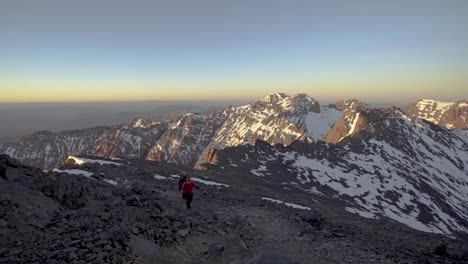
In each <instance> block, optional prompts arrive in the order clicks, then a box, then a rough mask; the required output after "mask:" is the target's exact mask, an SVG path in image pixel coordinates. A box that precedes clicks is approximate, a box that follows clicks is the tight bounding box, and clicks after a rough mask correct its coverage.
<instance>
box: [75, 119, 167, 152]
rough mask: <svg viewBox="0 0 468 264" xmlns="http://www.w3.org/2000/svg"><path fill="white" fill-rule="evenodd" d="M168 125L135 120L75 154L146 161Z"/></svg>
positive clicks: (106, 134)
mask: <svg viewBox="0 0 468 264" xmlns="http://www.w3.org/2000/svg"><path fill="white" fill-rule="evenodd" d="M168 126H169V124H168V123H160V122H154V121H151V120H143V119H135V120H132V121H130V122H128V123H126V124H123V125H121V126H117V127H113V128H111V129H110V130H109V131H107V132H106V133H105V134H104V135H103V136H102V137H101V138H100V139H99V141H98V142H97V143H96V144H93V145H91V146H89V147H88V148H86V149H83V150H81V151H78V152H77V153H75V154H87V155H93V156H99V157H105V158H122V157H124V158H132V159H144V158H145V157H147V155H148V153H149V151H150V149H151V148H152V147H153V146H154V144H155V143H156V142H157V141H158V140H159V139H160V138H161V136H162V134H163V133H164V132H165V131H166V130H167V128H168Z"/></svg>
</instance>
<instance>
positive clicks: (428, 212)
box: [206, 108, 468, 235]
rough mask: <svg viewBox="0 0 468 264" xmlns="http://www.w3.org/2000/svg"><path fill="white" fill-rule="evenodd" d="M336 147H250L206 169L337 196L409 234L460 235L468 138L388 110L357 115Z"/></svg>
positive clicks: (228, 152) (466, 219) (466, 215)
mask: <svg viewBox="0 0 468 264" xmlns="http://www.w3.org/2000/svg"><path fill="white" fill-rule="evenodd" d="M359 119H361V120H362V122H356V125H355V128H354V131H353V133H351V135H350V136H348V137H347V138H345V139H343V140H342V141H341V143H340V144H338V145H333V144H330V145H329V144H325V143H323V142H319V143H314V144H306V143H300V142H296V143H294V144H293V145H291V146H290V147H287V148H284V147H279V146H277V147H272V146H270V145H269V144H265V143H262V144H257V145H256V146H245V147H243V148H230V149H225V150H223V151H219V152H218V153H217V155H216V158H215V159H214V160H215V161H216V163H217V165H215V167H212V166H210V165H206V167H208V168H210V169H211V170H213V169H214V170H221V171H222V170H232V169H234V170H240V171H242V173H246V174H250V175H252V176H253V177H261V178H262V179H264V180H265V181H268V182H276V183H283V184H284V186H285V187H287V188H300V189H303V190H306V191H308V192H310V193H320V194H321V195H324V196H327V197H330V198H335V199H339V200H341V201H343V202H345V203H346V204H347V205H346V206H347V208H348V210H349V211H350V212H355V213H357V214H359V215H361V216H363V217H368V218H380V217H386V218H390V219H393V220H395V221H398V222H401V223H403V224H406V225H408V226H410V227H412V228H414V229H417V230H421V231H425V232H434V233H442V234H446V235H455V234H458V233H465V234H466V233H468V207H467V206H466V205H467V204H468V189H467V186H468V140H467V138H466V137H463V136H460V135H458V133H456V132H452V131H449V130H445V129H443V128H440V127H438V126H435V125H431V124H429V123H425V122H422V121H421V120H419V119H413V118H410V117H408V116H406V115H405V114H404V113H403V112H402V111H400V110H399V109H396V108H391V109H385V110H384V109H373V110H367V111H361V112H359Z"/></svg>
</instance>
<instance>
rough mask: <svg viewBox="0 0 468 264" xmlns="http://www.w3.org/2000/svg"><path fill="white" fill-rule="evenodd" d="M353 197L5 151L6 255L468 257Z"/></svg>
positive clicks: (2, 259) (258, 180)
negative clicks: (187, 185) (189, 192)
mask: <svg viewBox="0 0 468 264" xmlns="http://www.w3.org/2000/svg"><path fill="white" fill-rule="evenodd" d="M264 144H265V143H264ZM257 145H258V144H257ZM259 153H261V152H259ZM262 155H263V154H262ZM222 161H223V162H224V159H222ZM231 167H233V168H235V166H234V163H232V164H231ZM183 173H187V174H188V175H190V176H192V177H193V180H194V181H195V182H196V183H197V184H198V185H199V186H200V187H201V188H200V189H199V190H197V191H196V192H195V198H194V202H193V208H192V209H186V208H185V206H184V202H183V200H182V199H181V196H180V193H179V191H178V187H177V181H178V177H179V175H181V174H183ZM347 206H349V205H348V204H347V203H346V202H344V201H341V200H339V199H333V198H332V197H329V196H327V195H321V194H319V193H318V192H317V193H309V192H307V191H306V190H303V189H302V188H294V186H293V185H288V186H285V185H282V184H277V183H275V182H274V181H271V182H270V181H267V180H265V178H263V177H252V176H250V175H247V174H238V173H236V171H235V170H232V171H231V170H226V169H224V170H223V169H215V168H214V169H212V170H208V171H197V170H192V169H190V168H187V167H180V166H177V165H174V164H167V163H158V162H154V161H144V160H104V159H96V158H93V157H71V158H70V160H68V161H67V165H64V166H62V167H60V168H59V169H55V170H52V171H42V170H39V169H36V168H33V167H29V166H24V165H21V164H20V163H19V162H18V161H16V160H14V159H11V158H10V157H8V156H6V155H2V156H0V208H1V210H0V263H252V264H253V263H281V264H286V263H324V264H325V263H466V262H467V261H468V247H467V245H468V243H466V242H467V240H464V239H463V238H461V237H460V238H453V237H452V238H451V237H448V236H445V235H441V234H435V233H428V232H421V231H417V230H415V229H412V228H410V227H408V226H406V225H403V224H400V223H398V222H396V221H392V220H389V219H385V218H381V219H367V218H363V217H360V216H358V215H357V214H355V213H353V212H350V211H349V210H346V208H347Z"/></svg>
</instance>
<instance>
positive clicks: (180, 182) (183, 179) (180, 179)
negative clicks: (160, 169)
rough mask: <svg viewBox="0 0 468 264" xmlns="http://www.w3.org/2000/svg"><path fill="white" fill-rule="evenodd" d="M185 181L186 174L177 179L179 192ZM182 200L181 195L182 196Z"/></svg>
mask: <svg viewBox="0 0 468 264" xmlns="http://www.w3.org/2000/svg"><path fill="white" fill-rule="evenodd" d="M185 180H187V174H185V173H182V175H181V176H180V178H179V191H182V185H183V184H184V182H185ZM182 199H184V196H183V195H182Z"/></svg>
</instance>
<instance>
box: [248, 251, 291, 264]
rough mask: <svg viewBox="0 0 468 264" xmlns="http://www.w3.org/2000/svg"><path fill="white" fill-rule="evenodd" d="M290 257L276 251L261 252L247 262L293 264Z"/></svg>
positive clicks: (250, 263)
mask: <svg viewBox="0 0 468 264" xmlns="http://www.w3.org/2000/svg"><path fill="white" fill-rule="evenodd" d="M293 263H294V262H293V261H292V260H290V259H289V258H287V257H285V256H282V255H278V254H275V253H269V252H261V253H258V254H256V255H254V256H253V257H252V258H250V259H249V260H247V262H246V264H293Z"/></svg>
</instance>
